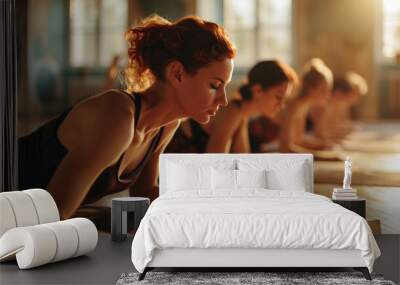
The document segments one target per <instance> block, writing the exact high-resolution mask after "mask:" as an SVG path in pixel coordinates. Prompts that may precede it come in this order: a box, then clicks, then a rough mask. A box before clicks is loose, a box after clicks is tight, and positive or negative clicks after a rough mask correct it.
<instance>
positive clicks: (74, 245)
mask: <svg viewBox="0 0 400 285" xmlns="http://www.w3.org/2000/svg"><path fill="white" fill-rule="evenodd" d="M43 226H44V227H47V228H49V229H50V230H51V231H52V232H53V233H54V234H55V236H56V242H57V248H56V253H55V255H54V257H53V259H52V260H51V262H57V261H60V260H64V259H67V258H70V257H72V256H74V255H75V252H76V251H77V249H78V242H79V238H78V233H77V232H76V230H75V229H73V228H71V227H72V225H71V224H70V223H67V222H66V221H62V222H54V223H48V224H44V225H43Z"/></svg>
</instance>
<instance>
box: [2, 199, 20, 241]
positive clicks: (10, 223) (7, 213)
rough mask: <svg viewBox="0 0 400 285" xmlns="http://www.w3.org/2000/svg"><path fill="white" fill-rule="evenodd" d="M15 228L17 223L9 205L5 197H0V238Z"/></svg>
mask: <svg viewBox="0 0 400 285" xmlns="http://www.w3.org/2000/svg"><path fill="white" fill-rule="evenodd" d="M15 227H17V222H16V221H15V216H14V212H13V209H12V208H11V204H10V202H9V201H8V199H7V198H6V197H4V196H2V195H0V237H1V236H2V235H3V234H4V233H5V232H6V231H8V230H9V229H12V228H15Z"/></svg>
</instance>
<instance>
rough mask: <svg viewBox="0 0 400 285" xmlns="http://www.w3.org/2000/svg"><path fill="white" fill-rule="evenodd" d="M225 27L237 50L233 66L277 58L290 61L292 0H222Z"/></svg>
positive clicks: (242, 65)
mask: <svg viewBox="0 0 400 285" xmlns="http://www.w3.org/2000/svg"><path fill="white" fill-rule="evenodd" d="M223 6H224V15H223V17H224V20H223V23H224V26H225V27H226V29H227V30H228V32H229V34H230V35H231V37H232V39H233V40H234V41H235V43H236V45H237V48H238V57H237V60H236V63H237V65H238V66H241V67H248V66H251V65H252V64H253V63H254V62H255V61H256V60H259V59H266V58H273V57H279V58H282V59H283V60H285V61H286V62H291V60H292V55H291V52H292V50H291V45H292V33H291V25H292V0H279V1H276V0H248V1H243V0H224V2H223Z"/></svg>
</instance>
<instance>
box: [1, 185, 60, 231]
mask: <svg viewBox="0 0 400 285" xmlns="http://www.w3.org/2000/svg"><path fill="white" fill-rule="evenodd" d="M0 217H1V218H0V237H1V236H2V235H3V234H4V233H5V232H7V231H8V230H10V229H12V228H15V227H26V226H33V225H37V224H43V223H50V222H56V221H59V220H60V215H59V213H58V208H57V205H56V203H55V202H54V199H53V197H52V196H51V195H50V193H49V192H47V191H46V190H43V189H30V190H25V191H11V192H2V193H0Z"/></svg>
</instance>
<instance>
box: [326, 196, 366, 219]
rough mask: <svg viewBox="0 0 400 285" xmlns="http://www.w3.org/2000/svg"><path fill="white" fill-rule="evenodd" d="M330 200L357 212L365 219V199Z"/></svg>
mask: <svg viewBox="0 0 400 285" xmlns="http://www.w3.org/2000/svg"><path fill="white" fill-rule="evenodd" d="M332 202H334V203H336V204H339V205H340V206H342V207H344V208H346V209H348V210H350V211H353V212H354V213H357V214H359V215H360V216H361V217H363V218H364V219H365V217H366V215H365V208H366V200H365V199H356V200H334V199H332Z"/></svg>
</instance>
